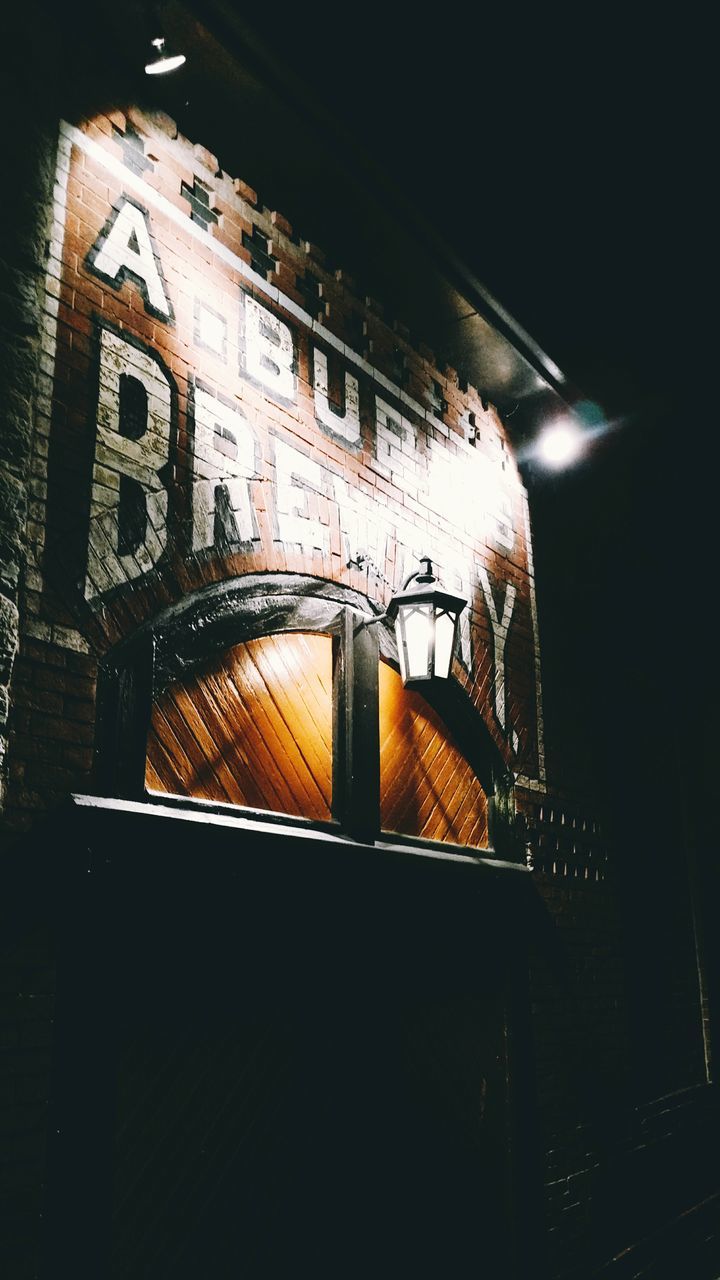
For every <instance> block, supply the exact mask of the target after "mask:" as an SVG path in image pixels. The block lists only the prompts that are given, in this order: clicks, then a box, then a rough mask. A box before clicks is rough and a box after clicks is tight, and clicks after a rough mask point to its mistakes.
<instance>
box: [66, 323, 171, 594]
mask: <svg viewBox="0 0 720 1280" xmlns="http://www.w3.org/2000/svg"><path fill="white" fill-rule="evenodd" d="M169 443H170V383H169V380H168V378H167V376H166V374H165V373H164V372H163V370H162V369H161V367H160V365H159V363H158V362H157V361H156V360H153V358H152V357H151V356H150V355H149V354H148V352H146V351H141V350H139V349H138V348H137V347H135V346H132V345H131V344H130V343H129V342H126V341H125V340H124V339H123V338H120V337H119V336H118V335H117V334H115V333H112V332H111V331H110V330H109V329H103V330H102V332H101V340H100V384H99V393H98V411H97V435H96V439H95V461H94V466H93V482H92V498H91V506H90V535H89V539H88V568H87V577H86V582H85V595H86V597H87V598H88V599H90V598H92V597H93V596H96V595H98V594H100V593H101V592H103V591H105V590H108V589H109V588H110V587H117V586H121V585H122V584H123V583H125V582H128V581H129V580H131V579H133V578H136V577H138V576H139V575H140V574H143V573H147V572H148V571H149V570H150V569H152V568H153V566H154V565H155V564H156V563H157V561H158V559H159V558H160V556H161V555H162V553H163V551H164V549H165V544H166V541H167V530H166V516H167V491H166V489H165V488H164V487H163V485H162V483H161V480H160V476H159V472H160V471H161V470H162V468H163V467H164V466H165V464H166V463H167V461H168V451H169Z"/></svg>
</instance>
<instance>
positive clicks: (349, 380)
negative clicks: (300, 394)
mask: <svg viewBox="0 0 720 1280" xmlns="http://www.w3.org/2000/svg"><path fill="white" fill-rule="evenodd" d="M313 366H314V376H313V381H314V389H315V416H316V417H317V419H318V421H319V422H321V423H322V424H323V426H324V427H329V429H330V430H331V431H334V432H335V434H336V435H338V436H341V437H342V439H343V440H345V441H347V443H348V444H359V443H360V389H359V385H358V380H357V378H355V377H353V375H352V374H351V373H348V372H347V370H346V371H345V408H344V411H342V412H341V411H340V410H339V409H337V410H336V409H334V408H333V406H332V404H331V403H330V399H329V396H328V362H327V356H326V355H325V352H324V351H319V350H317V348H316V349H315V351H314V353H313Z"/></svg>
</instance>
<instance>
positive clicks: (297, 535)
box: [275, 440, 328, 551]
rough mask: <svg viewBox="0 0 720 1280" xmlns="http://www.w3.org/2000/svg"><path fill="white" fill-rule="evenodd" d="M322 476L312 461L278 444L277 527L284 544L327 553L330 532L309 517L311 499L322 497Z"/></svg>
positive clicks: (276, 458)
mask: <svg viewBox="0 0 720 1280" xmlns="http://www.w3.org/2000/svg"><path fill="white" fill-rule="evenodd" d="M322 474H323V473H322V468H321V467H320V465H319V464H318V463H317V462H314V461H313V459H312V458H308V457H307V455H306V454H304V453H300V451H299V449H293V447H292V445H291V444H285V442H284V440H276V441H275V478H276V490H275V491H276V495H277V496H276V510H277V527H278V533H279V535H280V540H281V542H299V543H300V545H301V546H302V547H305V548H306V550H309V551H312V550H313V549H314V548H316V547H317V548H318V549H319V550H320V551H325V550H327V542H328V529H327V528H326V526H324V525H322V524H321V523H320V521H319V520H317V519H313V517H312V516H310V515H309V514H308V497H310V498H312V495H313V493H322ZM298 481H299V482H300V483H298ZM307 490H310V493H309V494H308V492H307Z"/></svg>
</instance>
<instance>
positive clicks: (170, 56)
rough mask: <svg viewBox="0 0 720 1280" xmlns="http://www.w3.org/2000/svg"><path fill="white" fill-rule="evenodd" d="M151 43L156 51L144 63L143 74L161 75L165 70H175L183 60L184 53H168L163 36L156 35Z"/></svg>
mask: <svg viewBox="0 0 720 1280" xmlns="http://www.w3.org/2000/svg"><path fill="white" fill-rule="evenodd" d="M151 43H152V45H153V48H154V49H155V50H156V51H157V52H156V54H155V57H154V58H152V59H151V61H150V62H148V63H146V65H145V75H147V76H163V75H165V73H166V72H167V71H176V70H177V68H178V67H181V66H182V65H183V63H184V62H185V54H184V53H170V50H169V49H166V48H165V38H164V36H157V37H156V39H155V40H153V41H152V42H151Z"/></svg>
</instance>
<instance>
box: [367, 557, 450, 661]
mask: <svg viewBox="0 0 720 1280" xmlns="http://www.w3.org/2000/svg"><path fill="white" fill-rule="evenodd" d="M420 563H421V565H422V566H423V569H422V571H421V572H415V573H411V574H410V576H409V577H408V578H406V579H405V582H404V583H403V587H402V591H399V592H398V593H397V595H394V596H393V598H392V600H391V601H390V604H389V605H388V608H387V617H388V618H389V619H390V621H391V622H394V624H395V636H396V639H397V647H398V657H399V659H400V674H401V676H402V680H403V684H410V683H415V682H416V681H419V680H432V679H433V678H435V677H438V678H440V679H441V680H447V679H448V677H449V675H450V667H451V664H452V658H453V653H454V652H455V640H456V637H457V630H458V622H459V619H460V614H461V613H462V611H463V609H464V608H465V606H466V604H467V600H463V598H462V596H455V595H451V594H450V592H448V591H443V590H442V588H441V586H440V584H439V582H438V580H437V578H436V577H435V574H434V573H433V571H432V562H431V560H430V559H429V557H428V556H421V557H420ZM411 583H412V586H411Z"/></svg>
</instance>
